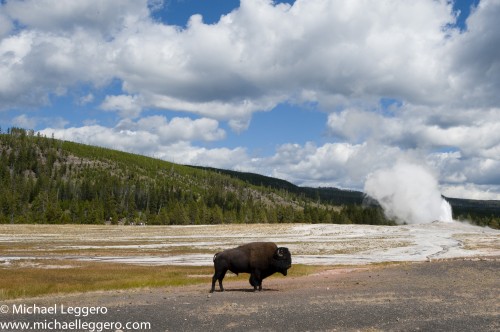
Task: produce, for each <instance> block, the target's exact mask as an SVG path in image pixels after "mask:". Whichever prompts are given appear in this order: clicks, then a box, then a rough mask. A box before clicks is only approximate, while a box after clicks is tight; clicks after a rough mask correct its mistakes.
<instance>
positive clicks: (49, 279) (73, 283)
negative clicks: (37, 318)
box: [0, 261, 331, 300]
mask: <svg viewBox="0 0 500 332" xmlns="http://www.w3.org/2000/svg"><path fill="white" fill-rule="evenodd" d="M49 263H50V262H46V264H45V265H46V266H47V265H48V264H49ZM53 264H54V265H52V267H53V268H40V267H16V268H9V269H0V280H2V284H1V286H0V300H7V299H16V298H26V297H34V296H42V295H50V294H66V293H78V292H89V291H98V290H117V289H131V288H145V287H167V286H174V287H179V286H186V285H193V284H200V283H206V284H207V289H208V287H209V285H210V282H211V277H212V274H213V267H208V266H138V265H129V264H109V263H94V262H91V263H87V262H85V263H75V262H61V261H54V262H53ZM68 264H69V265H68ZM58 267H59V268H58ZM330 268H331V267H330ZM323 269H325V267H316V266H309V265H294V266H293V267H292V269H291V270H290V274H289V275H292V276H303V275H308V274H312V273H316V272H318V271H321V270H323ZM276 276H277V274H276V275H275V276H273V277H276ZM280 276H281V275H280ZM227 277H228V279H229V280H247V279H248V274H240V275H239V276H235V275H234V274H231V273H228V275H227Z"/></svg>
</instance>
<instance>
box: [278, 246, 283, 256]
mask: <svg viewBox="0 0 500 332" xmlns="http://www.w3.org/2000/svg"><path fill="white" fill-rule="evenodd" d="M276 254H277V255H278V257H283V249H281V248H278V252H277V253H276Z"/></svg>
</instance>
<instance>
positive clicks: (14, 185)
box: [0, 128, 500, 228]
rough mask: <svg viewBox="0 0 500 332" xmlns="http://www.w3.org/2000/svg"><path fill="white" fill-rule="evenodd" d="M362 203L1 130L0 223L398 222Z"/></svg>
mask: <svg viewBox="0 0 500 332" xmlns="http://www.w3.org/2000/svg"><path fill="white" fill-rule="evenodd" d="M363 200H364V198H363V194H362V193H360V192H356V191H344V190H340V189H336V188H304V187H298V186H295V185H293V184H291V183H289V182H286V181H283V180H279V179H274V178H270V177H265V176H262V175H257V174H252V173H241V172H234V171H227V170H219V169H211V168H199V167H191V166H185V165H178V164H174V163H170V162H166V161H161V160H158V159H154V158H149V157H145V156H141V155H136V154H131V153H125V152H119V151H115V150H110V149H105V148H101V147H96V146H88V145H84V144H78V143H73V142H67V141H62V140H57V139H54V138H47V137H44V136H41V135H39V134H35V132H34V131H33V130H25V129H21V128H9V129H7V131H6V132H3V131H2V129H1V128H0V223H14V224H15V223H40V224H45V223H50V224H67V223H76V224H103V223H110V224H118V223H123V224H148V225H188V224H223V223H289V222H304V223H339V224H374V225H392V224H394V222H393V221H391V220H388V219H387V218H386V217H385V216H384V213H383V211H382V209H381V208H380V207H379V206H378V205H376V204H373V203H372V204H363ZM457 202H458V203H459V204H462V205H463V211H461V215H463V216H464V217H468V218H469V220H473V221H474V222H476V223H478V224H481V225H489V226H491V227H495V228H498V222H499V219H500V204H498V203H499V202H498V201H486V202H493V203H492V205H491V204H490V205H491V206H489V207H488V206H486V205H484V204H483V203H479V204H476V203H475V202H476V201H468V200H458V201H457ZM457 202H455V203H457ZM464 202H465V203H467V204H468V205H467V204H465V203H464ZM458 203H457V204H458ZM453 204H454V203H452V205H453ZM464 204H465V205H464Z"/></svg>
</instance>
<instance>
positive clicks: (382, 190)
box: [364, 162, 453, 224]
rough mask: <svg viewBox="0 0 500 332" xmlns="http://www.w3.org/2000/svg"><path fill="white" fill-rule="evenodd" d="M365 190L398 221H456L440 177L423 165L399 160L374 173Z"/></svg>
mask: <svg viewBox="0 0 500 332" xmlns="http://www.w3.org/2000/svg"><path fill="white" fill-rule="evenodd" d="M364 191H365V193H367V194H368V195H370V196H371V197H372V198H374V199H376V200H377V201H378V202H379V204H380V205H381V206H382V208H383V209H384V212H385V214H386V215H387V217H388V218H391V219H395V220H396V222H398V223H407V224H423V223H430V222H433V221H436V220H437V221H445V222H451V221H453V218H452V211H451V206H450V204H449V203H448V202H447V201H446V200H445V199H443V198H442V196H441V193H440V191H439V186H438V182H437V180H436V179H435V177H434V176H433V175H432V173H431V172H430V171H429V170H427V169H426V168H425V167H423V166H420V165H416V164H411V163H408V162H398V163H397V164H396V165H395V166H394V167H392V168H390V169H383V170H379V171H376V172H374V173H371V174H369V175H368V177H367V180H366V182H365V188H364Z"/></svg>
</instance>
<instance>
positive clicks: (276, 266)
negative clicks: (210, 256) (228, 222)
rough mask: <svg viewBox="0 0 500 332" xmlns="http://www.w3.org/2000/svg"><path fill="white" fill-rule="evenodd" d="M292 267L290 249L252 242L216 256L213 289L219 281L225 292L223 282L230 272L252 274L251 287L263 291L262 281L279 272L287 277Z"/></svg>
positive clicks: (271, 243) (272, 244) (270, 243)
mask: <svg viewBox="0 0 500 332" xmlns="http://www.w3.org/2000/svg"><path fill="white" fill-rule="evenodd" d="M291 266H292V257H291V254H290V251H289V250H288V248H284V247H281V248H278V246H277V245H276V244H275V243H273V242H252V243H248V244H244V245H241V246H239V247H237V248H233V249H227V250H224V251H223V252H220V253H217V254H215V255H214V269H215V272H214V275H213V277H212V288H211V290H210V292H213V291H214V290H215V282H216V281H217V280H219V287H220V290H221V291H224V287H223V286H222V280H223V279H224V276H225V275H226V272H227V271H228V270H229V271H231V272H233V273H235V274H236V275H237V274H239V273H250V279H249V282H250V285H252V286H253V287H254V290H257V287H258V288H259V290H262V280H263V279H265V278H267V277H269V276H270V275H271V274H273V273H276V272H279V273H281V274H283V275H285V276H286V275H287V270H288V269H289V268H290V267H291Z"/></svg>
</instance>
